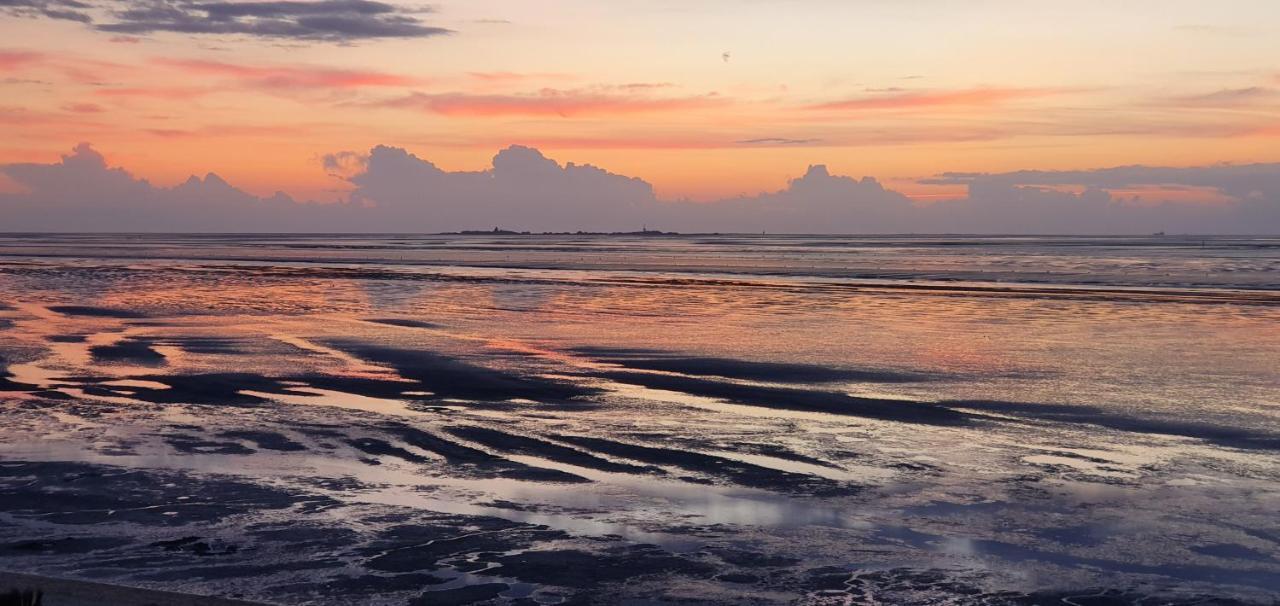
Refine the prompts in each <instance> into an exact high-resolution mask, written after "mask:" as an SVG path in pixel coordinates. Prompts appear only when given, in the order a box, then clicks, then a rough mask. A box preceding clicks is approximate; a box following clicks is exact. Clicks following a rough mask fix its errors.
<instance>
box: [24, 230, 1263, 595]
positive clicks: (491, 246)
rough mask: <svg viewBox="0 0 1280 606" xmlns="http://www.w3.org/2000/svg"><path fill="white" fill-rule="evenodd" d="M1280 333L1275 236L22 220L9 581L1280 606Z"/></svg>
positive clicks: (199, 590) (273, 591)
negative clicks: (127, 228) (203, 225)
mask: <svg viewBox="0 0 1280 606" xmlns="http://www.w3.org/2000/svg"><path fill="white" fill-rule="evenodd" d="M1278 344H1280V240H1277V239H1275V238H1269V239H1268V238H1247V237H1236V238H1226V237H1216V238H1215V237H1179V236H1167V237H1166V236H1150V237H1124V238H1120V237H1115V238H1078V237H1032V236H1023V237H981V238H980V237H966V236H932V237H925V236H918V237H917V236H885V237H844V236H827V237H822V236H764V235H760V236H752V235H684V236H681V235H671V234H666V235H656V236H647V235H636V234H631V235H617V236H608V235H577V236H575V235H544V236H540V235H518V234H516V235H512V234H496V235H481V234H467V235H463V234H454V235H438V236H406V235H383V236H317V235H310V236H290V235H259V236H243V235H241V236H231V235H226V236H219V235H205V236H182V235H83V234H82V235H21V234H9V235H4V236H3V237H0V406H3V418H4V420H5V423H4V427H3V429H0V569H3V570H8V571H13V572H14V573H25V574H32V575H42V576H43V577H48V578H58V579H71V580H75V581H83V582H97V583H107V584H112V585H124V586H129V587H136V588H142V589H146V590H155V591H167V592H178V593H181V594H186V595H196V596H213V597H218V598H225V599H239V600H247V601H252V602H258V603H269V604H289V605H292V604H332V603H343V604H433V605H434V604H454V603H457V604H466V603H510V604H557V603H675V602H681V603H707V604H731V603H756V604H791V603H801V604H842V603H950V604H1080V603H1090V604H1108V603H1126V604H1127V603H1161V604H1203V603H1216V604H1272V603H1275V600H1276V599H1277V596H1280V517H1278V516H1276V514H1275V511H1276V508H1277V506H1278V505H1280V398H1278V397H1277V394H1280V373H1277V371H1276V369H1277V368H1280V345H1278ZM10 579H17V580H10ZM29 580H30V579H27V578H17V577H13V576H12V575H6V576H0V591H4V590H6V589H7V588H8V587H7V586H8V585H10V584H17V583H18V582H19V581H22V582H23V583H25V582H28V581H29ZM50 587H51V588H52V587H54V585H52V584H51V585H50ZM50 595H51V596H52V589H51V590H50ZM1210 600H1216V601H1210ZM47 603H48V604H57V603H67V604H75V603H76V602H54V601H53V599H52V598H50V599H49V600H48V601H47ZM118 603H129V602H118ZM140 603H141V602H140ZM157 603H164V602H157ZM174 603H179V602H174ZM208 603H210V604H217V603H222V602H208Z"/></svg>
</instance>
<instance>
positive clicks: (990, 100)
mask: <svg viewBox="0 0 1280 606" xmlns="http://www.w3.org/2000/svg"><path fill="white" fill-rule="evenodd" d="M1063 92H1064V91H1063V90H1062V89H1050V88H986V87H983V88H969V89H963V90H950V91H910V92H902V93H894V94H886V95H873V96H869V97H858V98H856V99H845V100H843V101H832V102H830V103H820V104H817V105H810V106H808V108H807V109H813V110H828V111H849V110H853V111H857V110H913V109H925V108H933V107H985V106H992V105H1000V104H1003V103H1007V102H1010V101H1017V100H1019V99H1030V98H1035V97H1047V96H1051V95H1057V94H1062V93H1063Z"/></svg>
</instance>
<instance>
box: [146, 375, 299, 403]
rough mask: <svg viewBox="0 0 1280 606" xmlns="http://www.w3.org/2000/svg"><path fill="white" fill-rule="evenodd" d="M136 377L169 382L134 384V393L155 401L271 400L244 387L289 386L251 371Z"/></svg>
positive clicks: (269, 389) (271, 389) (279, 390)
mask: <svg viewBox="0 0 1280 606" xmlns="http://www.w3.org/2000/svg"><path fill="white" fill-rule="evenodd" d="M132 378H134V379H143V380H147V381H155V382H157V383H163V384H165V385H168V386H169V388H168V389H153V388H150V387H138V388H132V389H134V391H135V393H134V395H133V396H131V397H133V398H136V399H139V400H142V401H144V402H151V403H154V404H211V405H226V406H247V405H256V404H263V403H266V402H267V400H266V399H264V398H260V397H258V396H251V395H246V394H242V393H240V391H241V390H252V391H263V392H271V393H284V388H285V386H284V385H282V384H281V383H280V382H279V381H277V380H275V379H272V378H269V377H264V376H262V375H256V374H250V373H204V374H170V375H143V376H137V377H132Z"/></svg>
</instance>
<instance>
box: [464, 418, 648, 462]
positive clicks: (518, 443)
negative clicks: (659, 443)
mask: <svg viewBox="0 0 1280 606" xmlns="http://www.w3.org/2000/svg"><path fill="white" fill-rule="evenodd" d="M445 431H447V432H449V433H451V434H453V435H455V436H458V437H460V438H462V439H464V440H470V441H472V442H476V443H479V444H483V445H484V446H487V447H489V448H493V449H495V450H501V451H504V452H510V453H516V454H522V455H529V456H535V457H541V458H544V459H549V460H552V461H557V462H560V463H567V464H569V465H576V466H578V467H586V468H589V469H599V470H601V471H609V472H614V473H659V474H660V473H664V472H663V471H662V469H660V468H657V467H641V466H639V465H630V464H627V463H616V462H613V461H610V460H608V459H603V458H600V457H597V456H595V455H593V454H590V453H587V452H583V451H581V450H577V449H573V448H569V447H567V446H563V445H560V444H556V443H554V442H548V441H546V440H540V439H538V438H531V437H528V436H520V435H515V434H511V433H506V432H502V431H498V430H496V429H489V428H486V427H476V426H469V427H450V428H447V429H445Z"/></svg>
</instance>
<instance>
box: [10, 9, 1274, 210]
mask: <svg viewBox="0 0 1280 606" xmlns="http://www.w3.org/2000/svg"><path fill="white" fill-rule="evenodd" d="M0 91H3V92H2V96H0V128H3V131H4V133H5V135H4V137H2V138H0V164H2V163H29V162H54V161H57V159H58V158H59V156H60V155H61V154H65V153H67V152H68V150H70V149H71V147H73V146H74V145H76V144H77V143H80V142H89V143H91V144H92V145H93V147H94V149H96V150H98V151H99V152H101V153H102V154H103V155H104V156H105V157H106V159H107V161H108V162H109V164H110V165H111V166H122V167H126V168H127V169H128V170H129V171H130V172H131V173H133V174H134V175H136V176H138V177H143V178H146V179H149V180H150V181H151V182H152V183H154V184H157V185H161V186H171V185H173V184H176V183H179V182H181V181H183V180H184V179H186V177H187V176H188V175H190V174H199V175H203V174H205V173H207V172H214V173H217V174H218V175H220V176H221V177H223V178H225V179H226V180H227V181H229V182H231V183H234V184H235V185H236V186H237V187H239V188H241V189H243V190H245V191H248V192H251V193H253V194H256V195H263V196H265V195H270V194H272V193H274V192H276V191H278V190H279V191H284V192H286V193H288V194H289V195H291V196H293V197H294V198H296V199H300V200H317V201H331V200H336V199H339V198H341V197H342V196H343V195H344V193H343V192H345V191H347V190H350V189H351V188H352V186H351V184H350V183H348V182H347V181H344V180H343V179H341V178H339V177H337V176H334V175H333V174H330V173H333V172H335V171H336V172H339V173H340V172H341V167H338V168H335V167H333V166H330V167H329V168H328V169H326V167H325V166H324V163H323V162H322V158H323V157H324V156H325V155H326V154H333V153H335V152H343V151H351V152H356V153H367V152H368V150H369V149H370V148H372V147H374V146H375V145H379V144H385V145H391V146H396V147H401V148H404V149H406V150H408V151H410V152H412V153H414V154H416V155H417V156H418V157H421V158H424V159H429V160H431V161H432V162H434V163H435V164H436V165H438V166H439V167H441V168H443V169H446V170H482V169H485V168H487V167H488V166H489V161H490V159H491V158H492V157H493V155H494V153H495V152H496V151H497V150H499V149H501V148H504V147H506V146H508V145H511V144H521V145H527V146H530V147H534V148H537V149H539V150H541V151H542V152H543V153H545V154H547V155H548V156H549V157H553V158H555V159H557V160H560V161H562V162H564V161H571V162H576V163H590V164H594V165H597V166H600V167H603V168H605V169H607V170H609V171H612V172H615V173H619V174H623V175H629V176H636V177H640V178H643V179H644V180H646V181H648V182H649V183H651V184H652V185H653V188H654V190H655V192H656V194H657V195H658V197H660V198H662V199H678V198H689V199H693V200H712V199H717V198H722V197H732V196H740V195H754V194H756V193H759V192H762V191H774V190H778V189H781V188H783V187H785V186H786V184H787V181H788V179H791V178H795V177H797V176H799V175H801V174H803V173H804V171H805V168H806V167H807V166H808V165H810V164H826V165H827V166H828V167H829V168H830V170H831V172H832V173H833V174H841V175H852V176H855V177H860V176H862V175H873V176H875V177H877V178H878V179H879V180H880V181H881V182H882V183H884V184H885V185H886V186H888V187H892V188H893V189H895V190H897V191H899V192H902V193H904V194H906V195H907V196H908V197H910V198H912V199H915V200H918V201H929V200H935V199H946V198H948V197H955V196H958V195H961V194H962V193H963V191H964V188H963V187H962V186H960V185H956V184H954V183H950V184H949V183H938V182H937V181H938V180H937V179H933V180H932V181H933V182H931V183H924V182H921V181H922V180H929V178H930V177H931V176H933V175H936V174H939V173H943V172H984V173H1000V172H1007V171H1014V170H1021V169H1039V170H1077V169H1092V168H1101V167H1111V166H1123V165H1132V164H1143V165H1154V166H1169V167H1190V166H1207V165H1215V164H1220V163H1232V164H1240V163H1264V162H1277V161H1280V3H1277V2H1275V1H1274V0H1231V1H1225V2H1216V3H1211V2H1203V1H1202V0H1161V1H1156V0H1133V1H1126V2H1114V1H1101V0H1097V1H1094V0H1088V1H1077V2H1023V1H1017V0H975V1H972V2H950V1H944V0H918V1H912V2H901V1H896V0H829V1H828V0H698V1H693V2H690V1H687V0H686V1H677V0H614V1H610V2H599V1H594V0H591V1H588V0H547V1H542V2H511V1H498V0H466V1H461V0H439V1H437V2H430V3H426V2H416V1H412V0H388V2H387V3H385V4H384V3H381V2H368V1H364V0H318V1H305V2H303V1H299V2H249V3H243V2H225V1H221V0H208V1H207V2H199V1H195V0H190V1H189V0H147V1H138V2H125V1H121V0H0ZM1113 193H1114V192H1113ZM1138 193H1139V194H1141V192H1138ZM1167 195H1169V196H1177V195H1183V196H1189V197H1192V198H1203V201H1205V202H1206V203H1212V201H1213V195H1212V194H1211V193H1206V192H1197V191H1192V192H1190V193H1187V192H1183V193H1181V194H1174V193H1167Z"/></svg>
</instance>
